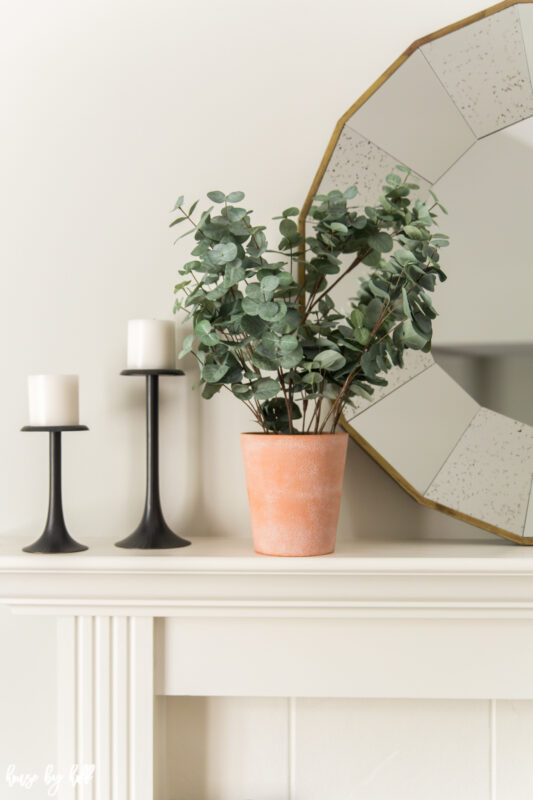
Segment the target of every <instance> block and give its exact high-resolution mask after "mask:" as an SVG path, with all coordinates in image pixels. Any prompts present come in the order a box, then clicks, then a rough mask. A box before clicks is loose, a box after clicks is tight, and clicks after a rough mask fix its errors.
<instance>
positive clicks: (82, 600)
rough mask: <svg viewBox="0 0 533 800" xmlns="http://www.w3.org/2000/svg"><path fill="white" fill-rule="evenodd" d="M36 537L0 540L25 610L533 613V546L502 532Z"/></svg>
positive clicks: (3, 572) (9, 583) (4, 591)
mask: <svg viewBox="0 0 533 800" xmlns="http://www.w3.org/2000/svg"><path fill="white" fill-rule="evenodd" d="M30 538H31V536H28V537H26V539H24V538H23V537H20V536H17V537H4V538H3V539H2V540H1V541H0V602H2V603H3V604H4V605H9V606H10V607H11V608H12V609H13V610H15V611H18V612H19V613H20V612H27V613H32V614H36V613H37V614H61V613H65V612H68V613H70V614H73V613H74V614H92V613H99V614H101V613H106V614H136V615H143V614H146V615H149V616H152V617H166V616H174V615H188V614H190V615H194V614H198V613H206V614H213V613H216V615H224V614H232V615H235V614H237V615H238V614H242V613H245V614H250V613H251V614H257V615H261V614H274V615H284V616H291V615H293V614H301V613H304V612H305V613H309V614H311V615H313V614H318V613H322V614H328V613H329V614H331V615H333V616H335V615H338V614H341V613H353V614H354V615H365V614H369V615H373V614H378V615H379V614H380V613H381V614H391V613H393V612H394V616H401V615H407V616H413V615H417V614H422V615H424V616H427V615H429V616H443V615H448V616H454V617H455V616H458V615H462V616H465V615H474V616H501V615H503V616H511V617H520V616H531V617H532V618H533V548H526V547H517V546H515V545H511V544H508V543H505V542H501V541H497V540H494V541H488V542H486V543H483V542H479V541H473V542H457V541H434V540H412V541H389V542H387V541H380V542H376V541H374V542H372V541H355V542H340V543H339V544H338V546H337V551H336V552H335V553H334V554H331V555H329V556H322V557H315V558H274V557H269V556H263V555H259V554H257V553H254V552H253V548H252V544H251V541H250V540H249V539H247V538H244V537H243V538H234V539H226V538H217V537H198V538H195V539H194V540H193V542H192V544H191V546H189V547H186V548H180V549H176V550H159V551H139V550H122V549H120V548H116V547H114V546H113V543H112V540H111V539H108V540H104V539H97V540H94V541H90V542H89V544H90V549H89V550H88V551H86V552H83V553H75V554H66V555H36V554H28V553H23V552H22V551H21V544H22V543H24V542H25V541H26V540H28V541H29V539H30Z"/></svg>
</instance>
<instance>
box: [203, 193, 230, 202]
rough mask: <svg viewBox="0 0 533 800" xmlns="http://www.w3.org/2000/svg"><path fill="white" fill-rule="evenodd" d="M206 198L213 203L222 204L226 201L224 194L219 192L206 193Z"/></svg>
mask: <svg viewBox="0 0 533 800" xmlns="http://www.w3.org/2000/svg"><path fill="white" fill-rule="evenodd" d="M207 196H208V197H209V199H210V200H212V201H213V203H223V202H224V200H225V199H226V195H225V194H224V192H219V191H215V192H208V193H207Z"/></svg>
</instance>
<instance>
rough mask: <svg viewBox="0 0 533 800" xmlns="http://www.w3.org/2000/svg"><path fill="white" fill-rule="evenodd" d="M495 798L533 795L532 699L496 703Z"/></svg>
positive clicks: (521, 798)
mask: <svg viewBox="0 0 533 800" xmlns="http://www.w3.org/2000/svg"><path fill="white" fill-rule="evenodd" d="M495 719H496V736H495V753H496V763H495V770H494V772H495V789H496V791H495V798H496V800H507V798H509V800H531V798H532V797H533V767H532V755H531V754H532V753H533V702H532V701H531V700H516V701H512V702H502V701H499V702H498V703H496V714H495Z"/></svg>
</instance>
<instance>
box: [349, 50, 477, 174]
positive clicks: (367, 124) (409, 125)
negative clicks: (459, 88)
mask: <svg viewBox="0 0 533 800" xmlns="http://www.w3.org/2000/svg"><path fill="white" fill-rule="evenodd" d="M346 124H347V125H348V126H349V127H350V128H352V129H353V130H354V131H357V132H358V133H359V134H361V135H362V136H365V137H366V138H368V139H370V141H371V142H373V143H374V144H376V145H377V146H378V147H380V148H381V149H383V150H385V151H386V152H387V153H390V154H391V155H392V156H393V157H394V158H396V159H398V160H399V161H400V162H402V163H404V164H407V165H408V166H409V167H411V168H412V169H413V170H414V171H415V172H417V173H418V174H419V175H422V177H423V178H425V179H426V180H428V181H429V182H430V183H434V182H435V181H436V180H437V179H438V178H439V177H440V176H441V175H442V174H443V172H445V170H447V169H448V167H450V166H451V164H453V162H454V161H456V160H457V159H458V158H459V156H461V155H462V154H463V153H464V152H465V151H466V150H467V149H468V148H469V147H470V146H471V145H472V144H473V143H474V142H475V141H476V139H475V136H474V134H473V133H472V130H471V128H470V127H469V125H468V124H467V122H465V120H464V118H463V117H462V116H461V114H460V112H459V110H458V109H457V107H456V106H455V105H454V103H453V101H452V100H451V98H450V96H449V94H448V93H447V91H446V89H445V88H444V87H443V85H442V83H441V82H440V81H439V79H438V77H437V76H436V75H435V72H434V71H433V69H432V68H431V66H430V65H429V64H428V62H427V61H426V59H425V58H424V56H423V55H422V53H421V52H419V51H417V52H415V53H413V54H412V55H411V56H410V57H409V58H408V59H407V61H406V62H405V63H404V64H402V66H401V67H399V69H397V70H396V72H395V73H394V74H393V75H392V76H391V77H390V78H389V79H388V80H387V81H386V82H385V83H384V84H383V86H380V88H379V89H378V90H377V92H375V94H373V95H372V97H370V98H369V99H368V100H367V101H366V103H364V105H363V106H362V107H361V108H359V109H358V110H357V111H356V112H355V114H354V115H353V116H352V117H350V119H349V120H348V121H347V123H346Z"/></svg>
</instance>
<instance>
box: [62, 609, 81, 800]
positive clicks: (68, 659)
mask: <svg viewBox="0 0 533 800" xmlns="http://www.w3.org/2000/svg"><path fill="white" fill-rule="evenodd" d="M76 628H77V620H76V617H59V618H58V620H57V757H58V771H59V773H60V774H62V775H68V773H69V770H70V768H71V766H72V764H75V763H76V758H77V746H76V744H77V731H76V682H77V673H78V668H77V656H78V654H77V647H76V639H77V636H76ZM58 797H59V800H75V789H74V787H73V786H72V785H70V783H69V782H68V781H63V782H62V784H61V786H60V788H59V794H58Z"/></svg>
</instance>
